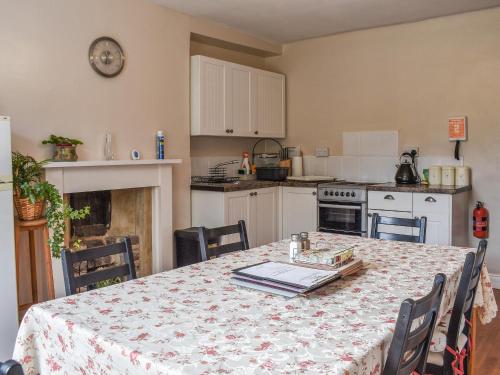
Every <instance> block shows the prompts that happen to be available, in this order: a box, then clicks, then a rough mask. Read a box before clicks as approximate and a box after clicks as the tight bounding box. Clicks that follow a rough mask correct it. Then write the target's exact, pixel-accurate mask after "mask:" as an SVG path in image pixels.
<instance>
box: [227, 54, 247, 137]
mask: <svg viewBox="0 0 500 375" xmlns="http://www.w3.org/2000/svg"><path fill="white" fill-rule="evenodd" d="M251 86H252V74H251V71H250V70H249V69H247V68H246V67H245V66H243V65H238V64H226V92H227V93H228V94H227V95H226V96H225V103H226V123H227V126H228V128H230V129H231V130H233V132H232V133H229V135H233V136H243V137H248V136H249V135H250V134H252V130H253V127H252V108H251V105H250V103H251Z"/></svg>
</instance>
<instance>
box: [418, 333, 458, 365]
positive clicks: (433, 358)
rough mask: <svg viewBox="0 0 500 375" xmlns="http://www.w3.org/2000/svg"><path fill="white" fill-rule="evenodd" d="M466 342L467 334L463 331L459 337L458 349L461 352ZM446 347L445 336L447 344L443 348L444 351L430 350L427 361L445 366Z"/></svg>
mask: <svg viewBox="0 0 500 375" xmlns="http://www.w3.org/2000/svg"><path fill="white" fill-rule="evenodd" d="M465 344H467V336H465V335H464V334H463V333H462V334H460V336H459V337H458V351H459V352H461V351H462V349H463V348H464V347H465ZM445 349H446V337H445V345H444V348H443V351H441V352H431V351H430V352H429V356H428V357H427V362H428V363H432V364H433V365H436V366H443V363H444V359H443V358H444V351H445Z"/></svg>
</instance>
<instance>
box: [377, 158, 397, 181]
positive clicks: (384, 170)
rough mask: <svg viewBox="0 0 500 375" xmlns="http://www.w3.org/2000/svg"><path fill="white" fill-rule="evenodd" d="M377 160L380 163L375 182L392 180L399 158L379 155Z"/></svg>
mask: <svg viewBox="0 0 500 375" xmlns="http://www.w3.org/2000/svg"><path fill="white" fill-rule="evenodd" d="M378 160H379V163H380V168H379V175H380V177H379V179H378V181H377V182H394V176H395V174H396V170H397V167H396V165H397V164H398V163H399V158H397V157H389V156H382V157H379V158H378Z"/></svg>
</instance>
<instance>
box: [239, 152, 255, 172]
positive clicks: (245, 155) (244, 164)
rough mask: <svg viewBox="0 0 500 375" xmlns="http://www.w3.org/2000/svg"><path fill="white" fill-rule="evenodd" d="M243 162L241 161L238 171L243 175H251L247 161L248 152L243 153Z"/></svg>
mask: <svg viewBox="0 0 500 375" xmlns="http://www.w3.org/2000/svg"><path fill="white" fill-rule="evenodd" d="M242 156H243V160H242V161H241V166H240V169H242V170H243V171H244V173H243V174H251V172H252V170H251V168H250V162H249V161H248V152H247V151H245V152H244V153H243V155H242Z"/></svg>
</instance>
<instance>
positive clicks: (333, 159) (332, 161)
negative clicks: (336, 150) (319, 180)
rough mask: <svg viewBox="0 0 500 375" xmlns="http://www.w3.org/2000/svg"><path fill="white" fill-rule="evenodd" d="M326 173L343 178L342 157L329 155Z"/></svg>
mask: <svg viewBox="0 0 500 375" xmlns="http://www.w3.org/2000/svg"><path fill="white" fill-rule="evenodd" d="M326 175H327V176H331V177H335V178H341V175H342V157H341V156H329V157H328V161H327V162H326Z"/></svg>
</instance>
